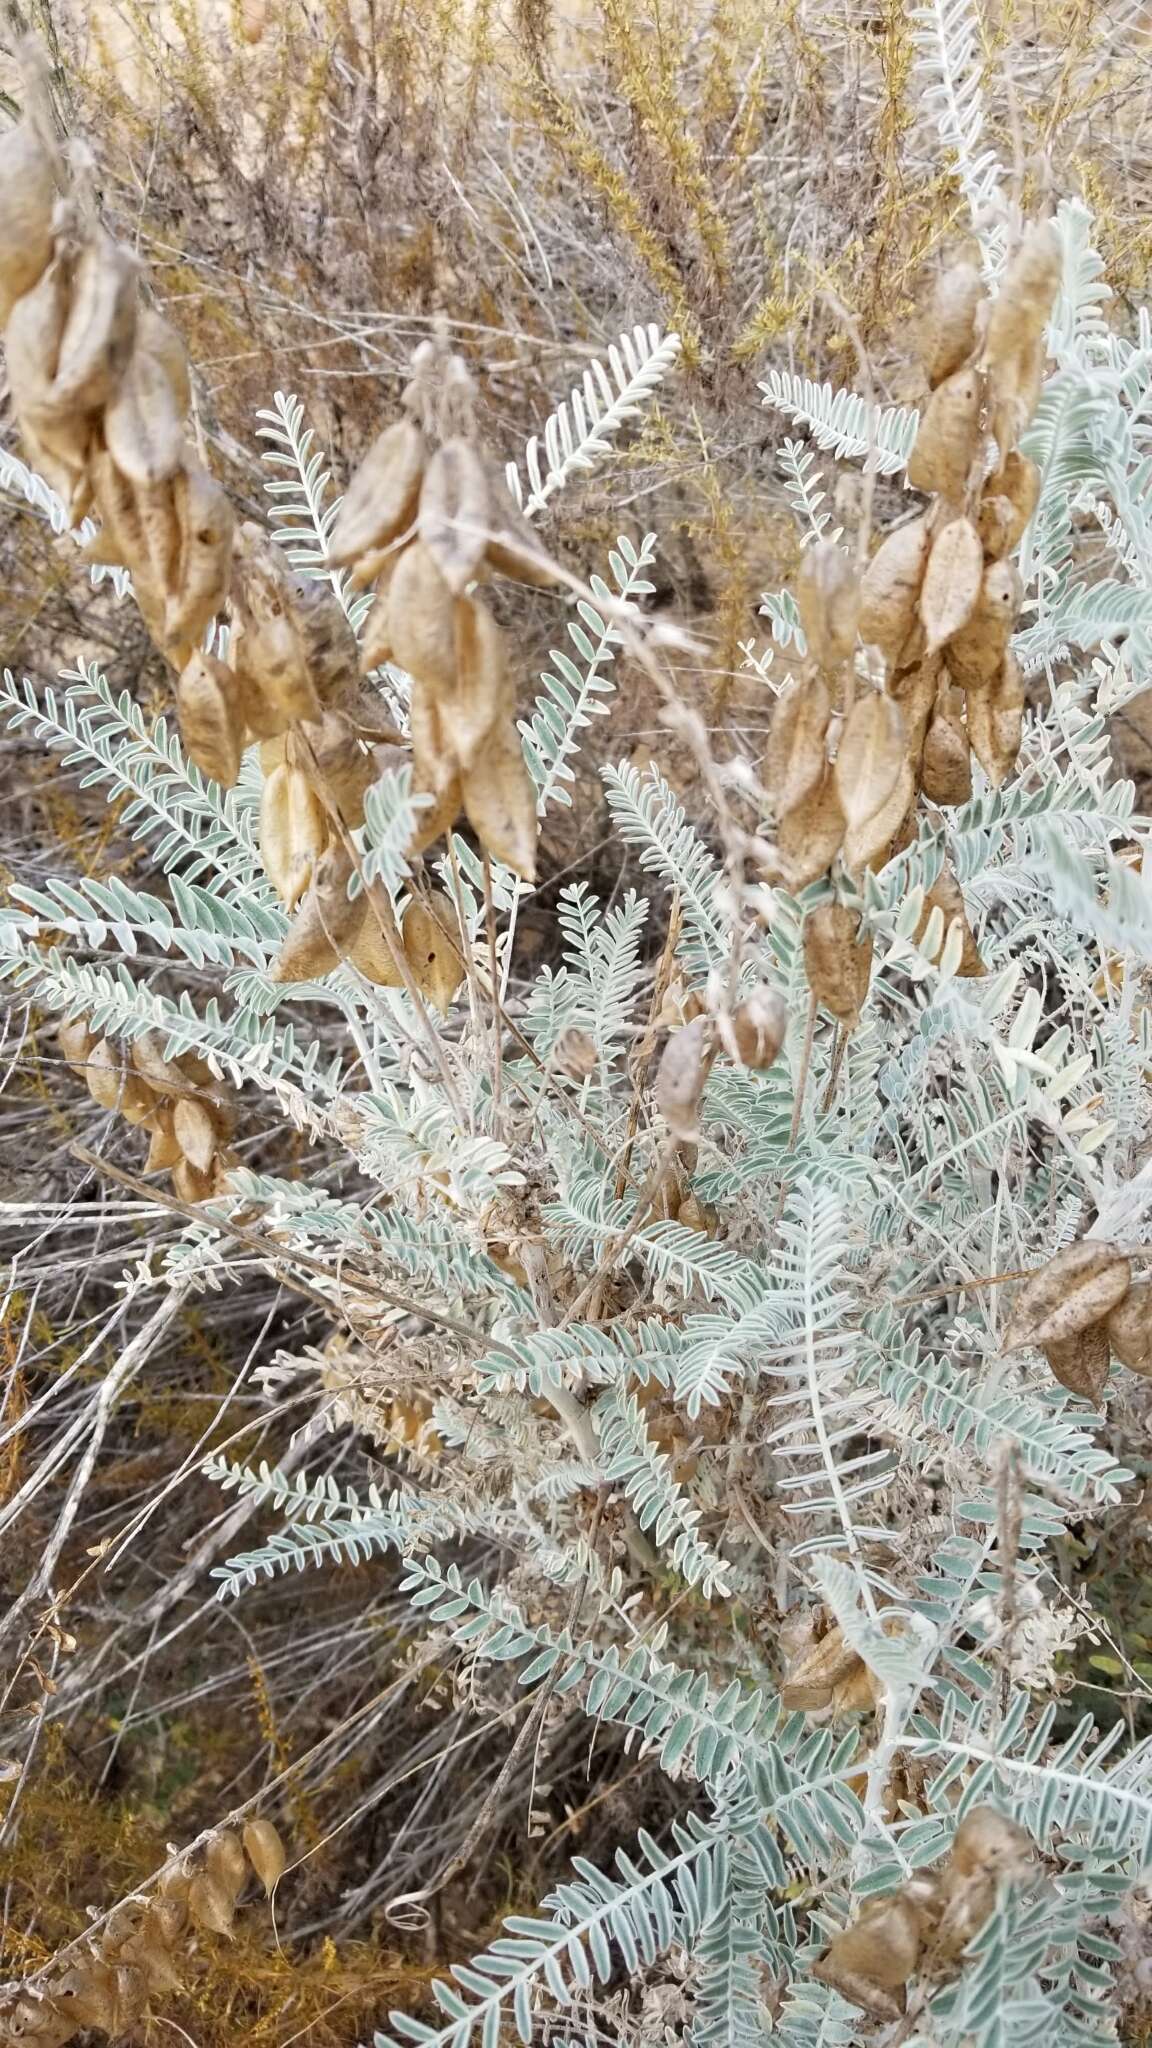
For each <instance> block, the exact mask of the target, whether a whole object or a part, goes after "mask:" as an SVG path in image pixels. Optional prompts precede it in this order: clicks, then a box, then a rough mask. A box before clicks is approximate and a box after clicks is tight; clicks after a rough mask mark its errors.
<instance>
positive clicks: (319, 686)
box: [292, 576, 360, 704]
mask: <svg viewBox="0 0 1152 2048" xmlns="http://www.w3.org/2000/svg"><path fill="white" fill-rule="evenodd" d="M292 617H293V621H294V624H295V626H296V631H297V633H298V634H299V637H300V643H301V646H302V647H303V649H304V661H305V664H306V666H307V669H308V674H309V676H310V678H311V680H312V684H313V687H314V689H315V691H316V695H317V696H318V697H319V699H320V701H321V703H322V704H335V703H338V702H340V701H342V700H343V699H345V698H346V697H347V696H348V695H349V693H350V692H351V691H352V689H353V688H354V687H355V686H356V684H357V683H358V680H359V673H360V650H359V648H358V647H357V645H356V635H355V633H354V632H353V631H352V628H351V626H350V625H349V623H348V615H347V613H346V612H345V610H344V607H343V605H342V604H341V602H340V600H339V598H338V597H337V595H336V593H335V591H334V590H333V589H332V587H331V585H330V584H329V583H328V582H327V581H326V580H325V581H321V580H320V579H319V578H317V577H307V576H297V577H295V578H294V579H293V584H292Z"/></svg>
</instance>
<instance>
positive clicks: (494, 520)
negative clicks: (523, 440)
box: [484, 463, 562, 590]
mask: <svg viewBox="0 0 1152 2048" xmlns="http://www.w3.org/2000/svg"><path fill="white" fill-rule="evenodd" d="M486 474H487V477H488V517H489V519H490V521H491V524H492V535H493V537H492V539H491V540H490V541H489V543H488V546H487V547H486V549H485V551H484V561H485V565H486V566H487V567H488V568H489V569H492V570H494V571H495V573H496V574H497V576H510V577H512V578H513V579H514V581H515V582H517V583H527V584H529V585H531V586H532V588H534V589H536V590H547V589H550V588H551V587H552V586H553V585H554V584H556V583H559V582H560V581H561V580H562V578H561V576H560V572H559V570H558V567H557V565H556V563H555V562H553V561H552V559H551V558H550V556H549V555H548V554H546V552H545V550H544V549H543V548H542V547H541V545H540V539H539V536H538V534H537V533H536V532H535V530H534V529H533V527H532V526H531V525H530V523H529V521H528V520H527V519H526V518H525V517H524V514H523V512H522V511H521V510H520V507H519V505H518V504H517V503H516V500H515V498H514V497H513V496H512V493H511V491H510V490H509V489H508V486H507V484H506V483H505V481H504V479H503V477H502V476H501V474H500V471H499V470H498V469H497V468H496V467H495V465H494V464H493V463H488V464H487V465H486Z"/></svg>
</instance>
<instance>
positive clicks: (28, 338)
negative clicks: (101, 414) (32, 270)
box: [4, 255, 82, 418]
mask: <svg viewBox="0 0 1152 2048" xmlns="http://www.w3.org/2000/svg"><path fill="white" fill-rule="evenodd" d="M71 276H72V268H71V264H70V262H69V260H68V258H67V256H65V255H57V256H54V257H53V258H52V261H51V262H50V263H49V265H48V267H47V269H46V270H45V271H44V272H43V274H42V275H41V277H40V278H39V279H38V280H37V282H36V284H35V285H34V286H33V287H32V289H31V290H30V291H28V292H25V293H24V295H23V297H22V298H19V299H17V301H16V303H15V305H14V306H13V308H12V311H11V313H10V315H9V318H8V323H7V326H6V328H5V330H4V357H5V363H6V366H7V371H8V386H9V389H10V391H11V393H12V403H13V405H14V406H15V408H16V410H17V412H18V413H24V412H26V411H27V412H33V411H40V412H44V413H45V418H47V411H46V409H47V408H48V407H49V405H50V403H51V397H52V387H53V384H54V381H55V376H56V368H57V364H58V362H59V360H60V349H61V346H62V344H63V340H64V332H65V328H66V326H67V323H68V310H69V307H70V305H71ZM81 410H82V408H80V407H74V408H73V411H75V412H80V411H81Z"/></svg>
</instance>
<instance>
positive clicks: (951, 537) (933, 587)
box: [920, 519, 984, 654]
mask: <svg viewBox="0 0 1152 2048" xmlns="http://www.w3.org/2000/svg"><path fill="white" fill-rule="evenodd" d="M983 579H984V549H983V548H982V546H981V544H980V535H979V534H978V533H977V531H976V528H975V527H974V526H973V524H972V521H971V520H970V519H950V520H949V521H948V524H947V525H946V526H942V527H941V528H940V531H939V532H938V533H937V535H936V538H935V540H934V541H933V543H932V549H931V552H930V554H929V556H928V566H927V568H926V569H925V571H924V583H923V587H922V589H921V591H920V617H921V619H922V620H923V622H924V631H925V634H926V635H927V646H928V652H929V654H935V653H936V652H937V650H938V649H939V648H941V647H943V646H944V644H945V642H946V641H950V640H951V638H952V636H953V634H954V633H958V632H959V631H960V629H961V627H963V626H966V625H967V623H968V621H969V619H970V618H971V616H972V613H973V611H974V610H975V608H976V604H977V601H978V599H979V597H980V590H981V585H982V583H983Z"/></svg>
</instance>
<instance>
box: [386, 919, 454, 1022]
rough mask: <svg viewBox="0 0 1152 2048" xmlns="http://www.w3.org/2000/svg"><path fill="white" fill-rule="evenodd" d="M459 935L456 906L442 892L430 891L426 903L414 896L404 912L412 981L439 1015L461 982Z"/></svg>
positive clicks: (449, 1003) (403, 932)
mask: <svg viewBox="0 0 1152 2048" xmlns="http://www.w3.org/2000/svg"><path fill="white" fill-rule="evenodd" d="M459 931H460V920H459V918H458V917H457V915H456V909H455V906H454V904H453V903H452V901H451V899H450V898H449V897H447V896H445V894H444V893H443V891H442V890H441V889H430V890H429V892H428V897H427V901H426V902H422V901H421V899H420V898H419V897H418V896H414V897H413V898H412V901H411V902H410V903H409V905H408V908H407V909H406V911H405V912H404V921H403V924H402V926H401V934H402V937H403V941H404V954H405V957H406V959H407V961H408V965H409V967H410V968H411V969H412V979H413V980H414V982H415V983H416V986H417V988H418V989H419V990H420V993H421V995H422V996H427V998H428V1000H429V1002H430V1003H432V1004H434V1006H435V1007H436V1009H438V1010H439V1011H441V1012H442V1013H445V1012H447V1010H448V1008H449V1006H450V1005H451V1002H452V998H453V996H454V995H455V994H456V991H457V989H458V988H459V987H460V984H461V982H462V981H463V980H464V956H463V954H462V953H461V951H460V947H459V944H458V943H457V939H458V936H459ZM454 934H455V936H454Z"/></svg>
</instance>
